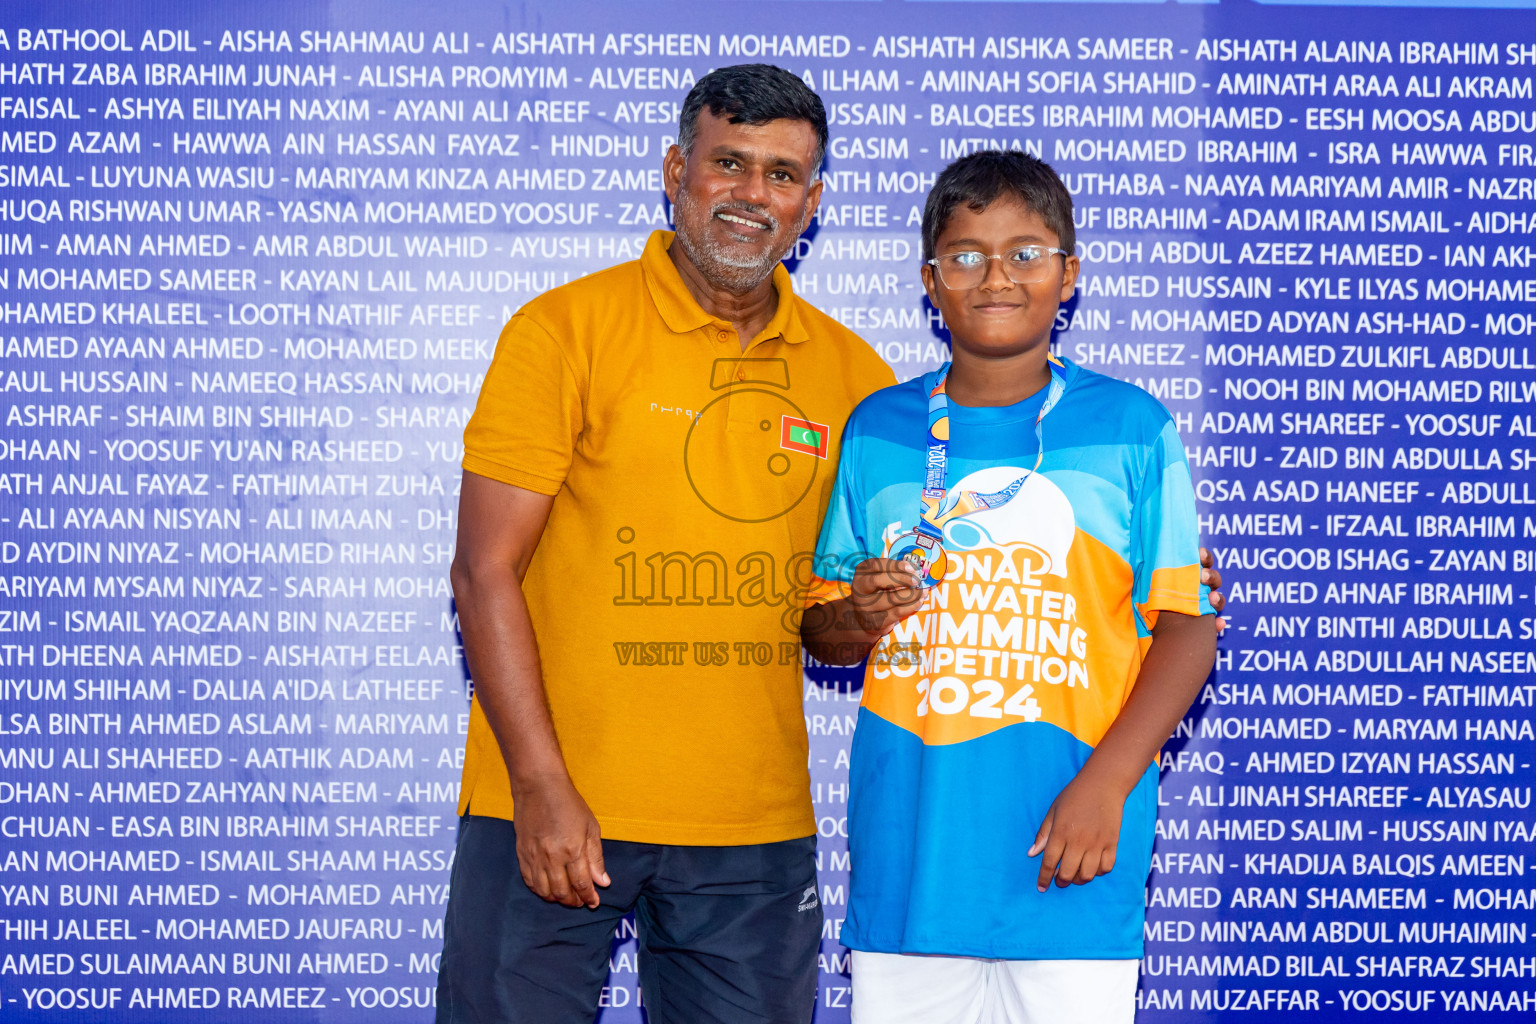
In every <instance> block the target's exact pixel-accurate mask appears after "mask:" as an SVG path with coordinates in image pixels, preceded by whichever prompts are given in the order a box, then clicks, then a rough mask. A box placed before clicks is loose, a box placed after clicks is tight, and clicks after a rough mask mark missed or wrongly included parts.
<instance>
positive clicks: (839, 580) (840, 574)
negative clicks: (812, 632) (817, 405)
mask: <svg viewBox="0 0 1536 1024" xmlns="http://www.w3.org/2000/svg"><path fill="white" fill-rule="evenodd" d="M853 422H854V421H853V419H850V420H849V421H848V426H847V427H846V428H844V430H843V442H842V446H841V451H840V452H839V454H838V461H837V480H836V481H835V482H834V483H833V485H832V498H831V500H830V501H829V502H828V503H827V514H826V516H824V517H823V518H822V521H821V537H820V538H819V539H818V540H817V542H816V559H815V564H814V567H813V574H812V576H811V584H810V588H809V589H808V590H807V592H806V595H805V604H806V607H810V606H811V605H816V604H824V603H827V602H831V601H836V600H839V599H840V598H844V597H847V596H848V595H849V594H850V593H851V592H852V590H851V588H852V584H853V570H854V569H855V568H857V567H858V564H859V563H860V562H862V561H863V560H864V559H866V558H869V557H871V556H872V555H874V554H877V553H878V552H874V551H872V550H870V547H869V545H868V543H867V541H866V536H867V532H868V531H867V530H866V526H865V522H864V518H865V516H864V503H863V500H862V499H861V498H860V497H859V490H860V489H859V487H858V474H857V469H858V467H859V463H860V459H861V450H862V446H861V445H860V444H859V438H858V436H857V435H856V434H855V433H854V430H853Z"/></svg>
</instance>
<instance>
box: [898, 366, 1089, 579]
mask: <svg viewBox="0 0 1536 1024" xmlns="http://www.w3.org/2000/svg"><path fill="white" fill-rule="evenodd" d="M1046 365H1047V366H1048V367H1049V369H1050V371H1051V383H1050V384H1049V385H1048V386H1047V389H1046V393H1045V401H1044V402H1043V403H1041V405H1040V411H1039V412H1038V413H1037V414H1036V415H1035V442H1036V445H1037V447H1038V449H1039V451H1038V454H1037V455H1036V456H1035V464H1034V466H1032V467H1031V468H1030V469H1029V470H1027V471H1026V472H1025V473H1024V475H1023V476H1021V477H1019V478H1018V479H1017V480H1015V481H1014V482H1013V483H1011V484H1009V485H1008V486H1007V487H1005V488H1004V489H1003V490H1001V491H998V492H996V493H995V494H977V493H974V492H971V491H965V492H962V493H961V494H957V495H956V496H955V500H954V501H953V502H946V500H945V498H946V495H947V494H948V493H949V492H948V487H947V481H946V477H947V476H948V472H949V439H950V418H949V398H948V395H947V393H946V390H945V384H946V382H947V381H948V380H949V367H950V364H949V363H945V364H944V365H943V366H942V367H940V368H939V377H938V380H937V381H935V382H934V385H933V390H931V391H929V392H928V464H927V470H926V472H925V474H924V476H923V496H922V504H921V508H920V509H919V517H918V522H917V528H916V529H915V530H914V531H913V534H914V538H913V544H912V545H909V546H907V550H908V551H911V550H912V548H913V547H916V548H919V549H922V551H923V553H924V557H923V559H922V568H923V569H924V572H925V574H926V575H925V579H924V581H923V585H924V586H929V587H931V586H933V585H934V584H936V583H937V582H938V578H937V575H936V574H935V570H938V572H939V573H942V566H943V561H944V560H943V558H942V551H943V548H942V541H943V537H944V524H945V523H947V522H949V521H950V520H952V519H955V518H957V517H959V516H964V515H968V514H970V513H972V512H979V511H981V510H983V509H989V508H997V507H998V506H999V505H1003V504H1006V503H1007V502H1008V501H1009V499H1011V498H1012V497H1013V496H1014V495H1015V494H1017V493H1018V492H1019V488H1021V487H1023V486H1024V481H1026V480H1028V479H1029V476H1030V474H1031V473H1033V472H1035V471H1036V470H1038V469H1039V468H1040V462H1041V460H1042V459H1044V458H1045V434H1044V428H1043V426H1042V424H1043V423H1044V422H1045V417H1046V414H1047V413H1049V412H1050V411H1051V410H1052V409H1053V408H1055V406H1056V403H1057V402H1058V401H1060V400H1061V396H1062V393H1063V392H1064V391H1066V389H1067V383H1066V380H1065V379H1064V378H1063V377H1062V374H1061V364H1060V363H1059V362H1058V361H1057V360H1055V359H1054V358H1053V359H1051V360H1050V361H1049V362H1048V363H1047V364H1046ZM936 556H938V557H936ZM897 557H901V556H900V555H898V556H897Z"/></svg>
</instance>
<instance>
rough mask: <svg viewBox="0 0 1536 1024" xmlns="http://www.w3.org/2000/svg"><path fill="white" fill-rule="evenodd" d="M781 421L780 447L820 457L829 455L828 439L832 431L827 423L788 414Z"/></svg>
mask: <svg viewBox="0 0 1536 1024" xmlns="http://www.w3.org/2000/svg"><path fill="white" fill-rule="evenodd" d="M779 423H780V425H779V447H780V448H787V449H788V450H790V451H792V452H805V453H806V454H807V455H814V456H816V457H817V458H818V459H824V458H826V457H827V440H828V438H829V436H830V435H831V432H832V431H831V428H829V427H828V426H827V425H826V424H825V423H817V422H815V421H814V420H802V419H797V418H796V417H794V416H788V415H786V416H784V417H783V418H782V419H781V420H780V421H779Z"/></svg>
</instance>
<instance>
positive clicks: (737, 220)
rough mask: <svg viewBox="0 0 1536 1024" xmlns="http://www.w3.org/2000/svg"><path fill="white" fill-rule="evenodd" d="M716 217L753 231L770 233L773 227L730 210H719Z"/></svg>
mask: <svg viewBox="0 0 1536 1024" xmlns="http://www.w3.org/2000/svg"><path fill="white" fill-rule="evenodd" d="M715 216H716V217H719V218H720V219H721V220H723V221H726V222H727V223H730V224H739V225H741V226H742V227H744V228H747V229H749V230H751V231H770V230H772V229H773V225H772V224H770V223H768V222H766V221H762V220H753V219H750V218H748V217H747V216H746V215H743V214H740V213H732V212H730V211H728V210H717V211H716V212H715Z"/></svg>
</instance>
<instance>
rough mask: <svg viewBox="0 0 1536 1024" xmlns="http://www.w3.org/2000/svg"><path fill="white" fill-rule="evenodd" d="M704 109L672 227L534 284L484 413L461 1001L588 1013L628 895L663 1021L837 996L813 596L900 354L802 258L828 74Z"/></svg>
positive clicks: (466, 495)
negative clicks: (830, 533) (848, 474)
mask: <svg viewBox="0 0 1536 1024" xmlns="http://www.w3.org/2000/svg"><path fill="white" fill-rule="evenodd" d="M678 134H679V138H678V145H677V146H675V147H673V148H672V149H671V151H670V152H668V154H667V156H666V160H665V164H664V173H665V180H666V186H667V194H668V197H669V198H671V200H672V201H673V203H674V220H675V223H676V225H677V233H676V235H675V236H674V235H672V234H670V233H668V232H662V231H658V232H656V233H655V234H653V235H652V236H651V238H650V241H649V242H648V244H647V246H646V249H645V252H644V254H643V255H642V256H641V257H640V259H639V260H638V261H634V262H631V263H625V264H622V265H620V266H617V267H614V268H612V269H609V270H606V271H603V272H601V273H597V274H593V275H591V276H589V277H584V278H582V279H580V280H578V281H573V282H571V283H570V284H567V285H565V286H563V287H561V288H557V289H555V290H554V291H551V292H549V293H547V294H545V295H543V296H540V297H539V298H537V299H535V300H533V301H532V302H529V303H528V304H527V305H525V306H524V307H523V308H522V309H521V310H520V311H519V312H518V314H517V316H515V317H514V318H513V319H512V321H511V322H510V323H508V324H507V326H506V328H505V329H504V330H503V332H502V336H501V340H500V343H499V344H498V346H497V351H496V357H495V360H494V362H493V364H492V366H491V369H490V371H489V373H488V374H487V376H486V380H485V385H484V388H483V390H482V391H481V394H480V401H479V405H478V407H477V409H476V412H475V416H474V418H473V420H472V421H471V423H470V425H469V427H468V429H467V430H466V431H465V441H464V444H465V457H464V470H465V472H464V486H463V492H462V496H461V498H460V505H459V542H458V552H457V555H456V558H455V561H454V566H453V582H454V593H455V596H456V597H457V600H458V608H459V617H460V622H461V625H462V630H463V635H464V646H465V651H466V653H467V656H468V659H469V664H470V670H471V674H472V675H473V678H474V680H475V693H476V697H475V702H474V706H473V709H472V714H471V719H470V732H469V738H468V746H467V752H466V761H465V770H464V785H463V792H462V797H461V802H460V808H459V809H460V812H461V814H463V815H464V816H465V817H464V819H463V823H462V825H461V829H460V836H459V843H458V848H457V853H456V859H455V863H454V870H453V879H452V887H451V894H450V900H449V906H448V914H447V919H446V922H445V932H444V952H443V960H442V970H441V974H440V978H439V988H438V1020H439V1021H440V1022H453V1024H460V1022H471V1021H472V1022H490V1021H496V1022H503V1021H507V1022H511V1021H516V1022H533V1024H563V1022H573V1024H574V1022H578V1021H579V1022H587V1021H590V1020H591V1019H592V1018H593V1016H594V1015H595V1014H596V1011H597V1005H598V999H599V995H600V992H601V989H602V985H603V982H604V980H605V978H606V976H607V972H608V954H609V950H610V942H611V938H612V935H613V931H614V927H615V924H616V923H617V921H618V919H619V917H620V916H622V915H623V914H624V913H626V912H628V911H630V910H634V911H635V913H636V918H637V922H638V931H639V941H640V950H641V955H640V980H641V989H642V992H643V993H644V995H643V998H644V1001H645V1005H646V1007H647V1010H648V1013H649V1015H650V1020H651V1021H652V1022H653V1024H682V1022H700V1024H702V1022H706V1021H708V1022H717V1021H729V1022H738V1021H762V1022H775V1024H778V1022H791V1021H795V1022H800V1021H809V1020H810V1019H811V1013H812V1009H813V1006H814V1002H815V997H816V970H817V962H816V959H817V958H816V952H817V949H818V946H819V942H820V938H821V907H820V903H819V901H818V900H817V898H816V870H815V845H816V836H815V822H814V818H813V815H812V808H811V801H810V795H809V776H808V773H807V770H806V763H807V757H808V750H807V740H806V733H805V724H804V716H803V711H802V707H801V699H802V693H801V661H800V654H799V618H798V616H799V609H800V607H801V606H802V604H803V596H804V590H803V589H802V588H803V586H804V584H805V583H806V581H807V580H808V579H809V573H810V552H812V551H813V550H814V549H815V546H816V536H817V531H818V529H819V526H820V519H821V514H822V510H823V509H824V508H825V506H826V501H827V496H828V494H829V492H830V489H831V487H832V482H833V477H834V471H835V469H836V466H837V455H838V441H839V436H840V434H841V432H842V426H843V423H844V421H845V420H846V419H847V418H848V415H849V413H850V412H851V411H852V410H853V407H854V406H855V405H856V404H858V402H859V401H860V400H861V399H863V398H864V397H865V396H866V395H868V394H870V393H871V392H873V391H875V390H877V389H878V388H881V387H884V386H886V385H889V384H892V383H894V378H893V376H892V374H891V371H890V370H889V368H888V367H887V366H886V365H885V363H884V362H883V361H882V360H881V359H880V357H879V356H878V355H876V353H875V352H874V351H873V350H871V349H870V348H869V346H868V345H866V344H865V343H864V342H863V341H861V340H860V339H859V338H858V337H856V336H855V335H854V334H852V333H851V332H850V331H848V330H847V329H846V328H844V327H843V326H841V325H840V324H838V323H837V322H836V321H834V320H832V319H831V318H829V317H827V316H826V315H825V314H823V313H821V312H820V311H818V310H817V309H815V308H814V307H812V306H810V305H809V304H807V303H805V302H804V301H802V300H800V299H798V298H796V297H795V296H794V295H793V293H792V292H791V289H790V282H789V275H788V273H787V272H786V271H785V270H784V268H783V267H782V265H781V264H780V262H779V261H780V260H781V259H782V258H783V257H784V255H785V254H786V253H787V252H788V251H789V249H790V247H791V246H792V245H793V244H794V242H795V240H796V239H797V238H798V237H799V235H800V233H801V231H802V230H804V228H805V227H806V225H807V224H808V223H809V222H810V219H811V217H812V215H813V214H814V213H815V211H816V207H817V203H818V201H819V200H820V197H821V183H820V181H819V180H818V179H817V171H818V168H819V167H820V164H821V159H822V155H823V153H824V151H825V148H826V144H827V127H826V116H825V113H824V110H823V107H822V104H821V101H820V99H818V98H817V96H816V95H815V93H813V92H811V90H809V89H808V88H806V86H805V85H804V83H803V82H801V81H800V80H799V79H798V78H796V77H795V76H794V75H792V74H789V73H788V72H785V71H781V70H779V69H777V68H772V67H768V66H765V65H749V66H742V67H733V68H725V69H722V70H719V71H716V72H714V73H712V74H710V75H708V76H706V77H705V78H703V79H701V80H700V81H699V83H698V84H697V85H696V86H695V87H694V89H693V91H692V92H690V93H689V95H688V98H687V99H686V101H685V102H684V105H683V108H682V117H681V124H680V126H679V133H678ZM514 817H515V819H516V824H515V827H514V825H513V821H512V819H513V818H514Z"/></svg>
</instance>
